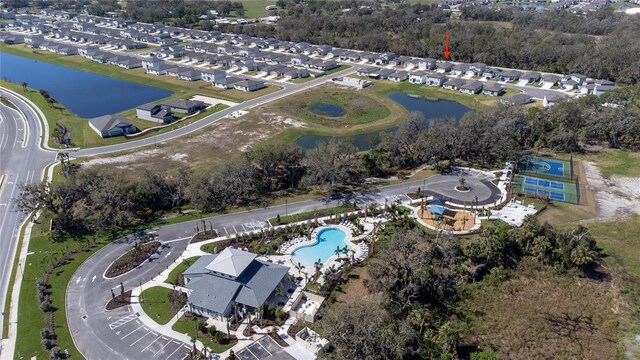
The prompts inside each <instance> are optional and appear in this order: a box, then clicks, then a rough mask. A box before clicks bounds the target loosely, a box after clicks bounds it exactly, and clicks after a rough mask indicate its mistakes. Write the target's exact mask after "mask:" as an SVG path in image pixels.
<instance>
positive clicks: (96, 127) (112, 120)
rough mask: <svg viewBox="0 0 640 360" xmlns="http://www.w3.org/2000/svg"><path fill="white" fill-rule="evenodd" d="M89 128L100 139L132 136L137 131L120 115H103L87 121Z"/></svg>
mask: <svg viewBox="0 0 640 360" xmlns="http://www.w3.org/2000/svg"><path fill="white" fill-rule="evenodd" d="M89 127H91V128H92V129H93V131H95V132H96V133H98V135H100V137H101V138H107V137H112V136H120V135H125V134H133V133H135V132H137V131H138V129H137V128H136V127H135V126H133V125H132V124H131V123H129V120H127V119H126V118H125V117H124V116H122V115H103V116H99V117H97V118H93V119H89Z"/></svg>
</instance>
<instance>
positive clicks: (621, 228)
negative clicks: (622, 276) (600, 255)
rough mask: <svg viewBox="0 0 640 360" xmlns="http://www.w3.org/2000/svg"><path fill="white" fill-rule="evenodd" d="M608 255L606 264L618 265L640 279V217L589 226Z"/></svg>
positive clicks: (634, 215)
mask: <svg viewBox="0 0 640 360" xmlns="http://www.w3.org/2000/svg"><path fill="white" fill-rule="evenodd" d="M587 227H588V228H589V231H591V234H592V235H593V237H594V238H595V239H596V241H597V244H598V246H600V247H601V248H602V250H603V252H604V253H605V254H606V255H607V256H606V257H605V259H604V260H605V262H606V263H609V264H614V263H617V264H619V265H620V266H622V267H623V268H624V270H625V271H626V272H627V273H629V274H631V275H634V276H636V277H638V278H639V279H640V215H637V214H633V215H631V216H629V217H628V218H626V219H625V220H621V221H611V222H594V223H591V224H589V225H588V226H587Z"/></svg>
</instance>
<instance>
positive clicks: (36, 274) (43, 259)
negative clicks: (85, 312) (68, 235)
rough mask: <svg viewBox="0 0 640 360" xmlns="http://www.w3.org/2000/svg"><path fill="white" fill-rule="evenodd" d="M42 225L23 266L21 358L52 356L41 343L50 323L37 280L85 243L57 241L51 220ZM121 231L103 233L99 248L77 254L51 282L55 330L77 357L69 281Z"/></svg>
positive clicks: (35, 230) (36, 229)
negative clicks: (69, 318) (68, 309)
mask: <svg viewBox="0 0 640 360" xmlns="http://www.w3.org/2000/svg"><path fill="white" fill-rule="evenodd" d="M40 221H41V224H39V225H36V226H34V228H33V231H32V236H31V240H30V242H29V250H28V251H29V253H31V255H29V256H28V257H27V260H26V264H22V265H21V266H20V267H19V271H23V272H24V274H23V280H22V286H21V288H20V306H19V307H18V335H17V341H16V349H15V357H16V358H18V359H22V358H24V359H29V358H31V357H34V356H35V357H37V358H38V359H47V358H49V355H48V353H47V352H45V351H44V348H43V347H42V345H41V344H40V330H41V329H42V328H44V327H45V326H46V319H45V313H43V312H42V311H41V310H40V308H39V306H38V299H37V296H36V279H38V278H41V277H42V275H43V273H44V270H45V268H46V267H48V266H49V264H50V263H51V262H52V261H55V259H57V258H59V257H60V256H61V255H62V254H63V253H64V252H65V250H71V249H74V248H77V247H79V246H82V245H83V244H82V242H81V241H78V240H67V241H59V242H53V241H51V240H50V238H49V236H48V235H47V231H48V226H49V219H48V218H47V217H43V218H41V219H40ZM120 235H121V234H114V235H111V236H109V235H103V236H100V237H98V238H97V239H96V245H97V246H96V247H94V248H93V249H91V250H90V251H87V252H82V253H79V254H76V255H75V256H74V257H73V259H72V260H71V261H69V262H68V263H67V264H65V265H62V266H60V267H58V268H56V269H55V270H54V272H53V273H52V275H51V277H50V278H49V282H50V285H51V288H50V289H49V291H50V292H51V300H52V302H53V305H54V308H55V311H54V315H55V318H56V323H55V330H56V335H57V340H58V346H60V348H61V349H62V350H63V351H64V350H65V349H66V350H68V351H69V354H70V355H71V357H73V358H82V356H81V355H80V353H79V352H78V350H77V349H76V348H75V345H74V344H73V341H72V339H71V334H70V333H69V329H68V328H67V322H66V310H65V305H64V304H65V293H66V289H67V284H68V282H69V280H70V279H71V276H72V275H73V273H74V272H75V270H76V269H77V268H78V267H79V266H80V265H81V264H82V263H83V262H84V261H85V260H86V259H87V258H88V257H89V256H91V255H92V254H93V253H94V252H95V251H97V250H98V249H100V248H101V247H102V246H104V245H106V244H108V243H109V241H110V240H111V239H114V238H117V237H119V236H120Z"/></svg>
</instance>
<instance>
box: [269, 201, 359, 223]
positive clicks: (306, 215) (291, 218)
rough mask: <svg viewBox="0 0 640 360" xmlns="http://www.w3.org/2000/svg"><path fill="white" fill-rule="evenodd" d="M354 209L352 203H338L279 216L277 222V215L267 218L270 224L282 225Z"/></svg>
mask: <svg viewBox="0 0 640 360" xmlns="http://www.w3.org/2000/svg"><path fill="white" fill-rule="evenodd" d="M355 210H356V207H355V206H354V205H353V204H347V205H340V206H336V207H332V208H327V209H318V210H315V211H308V212H301V213H297V214H293V215H287V216H280V222H278V218H277V217H274V218H271V219H269V222H270V223H271V225H273V226H276V225H283V224H288V223H292V222H296V221H302V220H309V219H313V218H315V217H323V216H329V215H335V214H342V213H346V212H350V211H355Z"/></svg>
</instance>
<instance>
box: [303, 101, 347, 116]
mask: <svg viewBox="0 0 640 360" xmlns="http://www.w3.org/2000/svg"><path fill="white" fill-rule="evenodd" d="M309 111H311V112H314V113H316V114H319V115H322V116H329V117H339V116H342V115H344V114H345V113H346V111H344V108H343V107H342V106H340V105H334V104H326V103H313V104H311V105H309Z"/></svg>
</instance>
